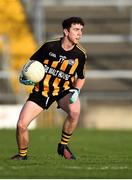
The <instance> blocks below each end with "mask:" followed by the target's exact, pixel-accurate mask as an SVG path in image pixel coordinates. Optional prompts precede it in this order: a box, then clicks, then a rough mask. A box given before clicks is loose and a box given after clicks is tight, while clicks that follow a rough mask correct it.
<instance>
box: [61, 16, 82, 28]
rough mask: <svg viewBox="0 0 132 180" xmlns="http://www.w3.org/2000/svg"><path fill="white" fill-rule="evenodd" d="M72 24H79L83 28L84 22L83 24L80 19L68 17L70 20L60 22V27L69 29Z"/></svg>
mask: <svg viewBox="0 0 132 180" xmlns="http://www.w3.org/2000/svg"><path fill="white" fill-rule="evenodd" d="M72 24H81V25H82V26H84V22H83V20H82V18H80V17H70V18H67V19H65V20H64V21H63V22H62V27H63V29H70V27H71V25H72Z"/></svg>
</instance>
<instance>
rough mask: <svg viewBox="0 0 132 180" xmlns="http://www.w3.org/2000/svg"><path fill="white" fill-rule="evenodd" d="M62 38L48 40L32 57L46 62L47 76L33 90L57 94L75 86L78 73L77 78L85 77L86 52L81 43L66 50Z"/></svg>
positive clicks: (44, 94)
mask: <svg viewBox="0 0 132 180" xmlns="http://www.w3.org/2000/svg"><path fill="white" fill-rule="evenodd" d="M61 39H62V38H60V39H57V40H52V41H48V42H46V43H45V44H43V45H42V46H41V47H40V49H38V50H37V51H36V52H35V53H34V54H33V55H32V56H31V58H30V60H38V61H40V62H41V63H43V64H44V67H45V72H46V73H45V76H44V78H43V80H42V81H41V82H39V83H37V84H36V85H35V87H34V89H33V90H34V91H37V92H41V93H42V95H43V96H46V97H47V96H51V95H52V96H56V95H58V94H59V93H60V92H62V91H64V90H68V89H70V88H73V87H74V83H75V77H76V75H77V78H80V79H83V78H84V64H85V60H86V58H87V55H86V52H85V51H84V49H83V48H82V47H81V46H80V45H75V46H74V48H73V49H72V50H70V51H65V50H64V49H63V48H62V46H61Z"/></svg>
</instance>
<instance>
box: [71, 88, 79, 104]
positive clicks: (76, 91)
mask: <svg viewBox="0 0 132 180" xmlns="http://www.w3.org/2000/svg"><path fill="white" fill-rule="evenodd" d="M69 92H71V93H72V96H71V97H70V99H69V101H70V103H74V102H76V100H77V99H78V95H79V93H80V89H78V88H74V89H70V90H69Z"/></svg>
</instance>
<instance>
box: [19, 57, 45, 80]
mask: <svg viewBox="0 0 132 180" xmlns="http://www.w3.org/2000/svg"><path fill="white" fill-rule="evenodd" d="M22 73H23V75H24V77H25V78H26V79H28V80H31V81H32V82H34V83H37V82H40V81H41V80H42V79H43V77H44V75H45V69H44V66H43V64H42V63H40V62H39V61H35V60H30V61H28V62H27V63H26V64H25V65H24V66H23V69H22Z"/></svg>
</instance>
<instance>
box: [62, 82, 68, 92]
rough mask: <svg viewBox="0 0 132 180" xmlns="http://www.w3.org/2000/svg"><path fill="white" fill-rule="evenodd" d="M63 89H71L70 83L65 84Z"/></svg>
mask: <svg viewBox="0 0 132 180" xmlns="http://www.w3.org/2000/svg"><path fill="white" fill-rule="evenodd" d="M63 87H64V90H67V89H69V81H66V82H65V83H64V85H63Z"/></svg>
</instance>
